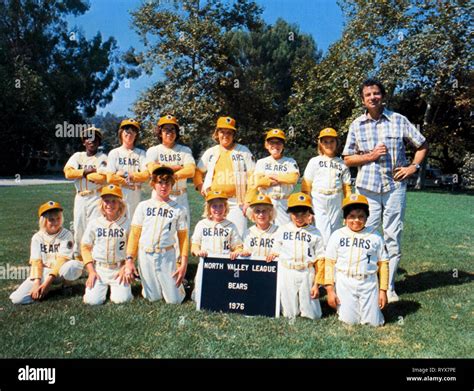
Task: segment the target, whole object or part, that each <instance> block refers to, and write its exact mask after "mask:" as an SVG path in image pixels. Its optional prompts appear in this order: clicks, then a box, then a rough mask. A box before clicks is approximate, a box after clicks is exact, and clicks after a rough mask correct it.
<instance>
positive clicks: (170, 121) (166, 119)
mask: <svg viewBox="0 0 474 391" xmlns="http://www.w3.org/2000/svg"><path fill="white" fill-rule="evenodd" d="M166 124H170V125H176V126H177V127H178V128H179V124H178V120H177V119H176V117H174V116H172V115H169V114H168V115H165V116H163V117H161V118H160V120H159V121H158V126H163V125H166Z"/></svg>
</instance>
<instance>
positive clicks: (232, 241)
mask: <svg viewBox="0 0 474 391" xmlns="http://www.w3.org/2000/svg"><path fill="white" fill-rule="evenodd" d="M191 244H192V245H199V246H200V249H201V250H202V251H207V253H208V254H222V255H226V254H230V253H231V252H232V251H234V250H235V249H236V248H237V247H238V246H241V245H242V239H241V237H240V235H239V231H238V229H237V227H236V225H235V224H234V223H232V222H230V221H229V220H227V219H225V220H223V221H221V222H215V221H212V220H210V219H203V220H201V221H199V222H198V223H197V224H196V227H194V232H193V236H192V238H191ZM201 265H202V263H201V262H199V265H198V270H197V273H196V277H195V278H194V290H193V293H192V295H191V298H192V299H193V300H194V301H196V300H197V297H199V295H200V291H199V289H200V285H201V278H202V266H201Z"/></svg>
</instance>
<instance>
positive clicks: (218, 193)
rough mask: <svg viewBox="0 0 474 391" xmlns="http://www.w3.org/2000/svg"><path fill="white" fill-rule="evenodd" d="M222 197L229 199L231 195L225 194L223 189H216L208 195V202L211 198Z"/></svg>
mask: <svg viewBox="0 0 474 391" xmlns="http://www.w3.org/2000/svg"><path fill="white" fill-rule="evenodd" d="M218 198H221V199H223V200H227V199H228V198H229V197H227V194H225V193H224V192H223V191H220V190H216V191H210V192H209V193H207V195H206V202H209V201H211V200H215V199H218Z"/></svg>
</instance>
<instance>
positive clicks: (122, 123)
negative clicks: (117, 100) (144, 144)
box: [119, 118, 140, 131]
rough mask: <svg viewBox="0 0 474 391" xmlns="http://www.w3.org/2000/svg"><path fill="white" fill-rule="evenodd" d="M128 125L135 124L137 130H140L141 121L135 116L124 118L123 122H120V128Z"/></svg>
mask: <svg viewBox="0 0 474 391" xmlns="http://www.w3.org/2000/svg"><path fill="white" fill-rule="evenodd" d="M127 125H131V126H134V127H135V128H137V131H138V130H140V122H138V121H136V120H134V119H133V118H129V119H124V120H123V121H122V122H120V126H119V129H122V128H123V127H125V126H127Z"/></svg>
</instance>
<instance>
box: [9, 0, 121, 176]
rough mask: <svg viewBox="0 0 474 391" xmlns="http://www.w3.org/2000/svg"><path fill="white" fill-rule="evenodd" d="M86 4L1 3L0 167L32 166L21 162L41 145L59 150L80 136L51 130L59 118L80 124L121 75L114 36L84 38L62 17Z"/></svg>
mask: <svg viewBox="0 0 474 391" xmlns="http://www.w3.org/2000/svg"><path fill="white" fill-rule="evenodd" d="M87 9H88V4H87V3H86V2H85V1H80V0H64V1H53V0H44V1H42V2H38V1H34V0H5V1H3V2H2V3H0V78H1V79H2V83H1V84H0V121H1V123H2V127H3V129H2V133H3V142H4V143H5V145H7V146H8V148H5V150H4V152H3V153H2V155H1V156H0V172H1V173H2V174H13V173H24V172H25V170H28V169H29V170H34V169H35V167H27V163H28V161H30V162H31V161H32V160H31V159H32V158H34V157H36V156H37V155H39V154H41V153H42V152H41V151H45V152H44V154H45V155H46V154H47V155H50V156H51V154H52V153H55V154H56V155H57V156H60V155H62V154H63V153H64V150H65V146H66V145H67V144H71V143H72V144H74V143H76V144H77V143H78V142H79V139H78V138H73V139H71V138H70V137H57V134H56V132H57V131H58V129H59V128H61V127H62V126H63V127H64V122H65V121H66V122H67V123H69V124H81V123H83V122H84V118H86V117H90V116H92V115H94V113H95V110H96V108H97V106H105V105H106V104H107V103H109V102H110V101H111V100H112V93H113V92H114V91H115V90H116V89H117V87H118V80H119V79H120V77H121V75H120V74H117V71H116V70H115V69H114V66H115V65H116V64H118V63H119V59H118V56H117V53H116V42H115V40H114V39H113V38H109V39H107V40H106V41H103V40H102V37H101V35H100V33H97V35H96V36H95V37H93V38H92V39H91V40H87V39H86V38H84V36H83V35H82V34H81V33H80V32H75V31H70V30H69V29H68V25H67V23H66V21H65V17H66V16H67V15H68V14H73V15H80V14H83V13H84V12H86V11H87ZM77 129H79V127H78V128H77ZM46 151H48V152H46Z"/></svg>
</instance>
